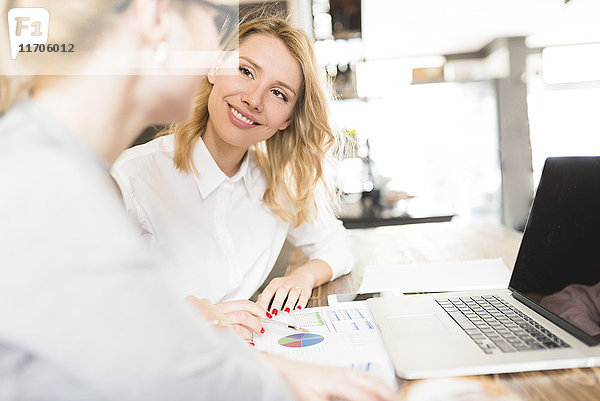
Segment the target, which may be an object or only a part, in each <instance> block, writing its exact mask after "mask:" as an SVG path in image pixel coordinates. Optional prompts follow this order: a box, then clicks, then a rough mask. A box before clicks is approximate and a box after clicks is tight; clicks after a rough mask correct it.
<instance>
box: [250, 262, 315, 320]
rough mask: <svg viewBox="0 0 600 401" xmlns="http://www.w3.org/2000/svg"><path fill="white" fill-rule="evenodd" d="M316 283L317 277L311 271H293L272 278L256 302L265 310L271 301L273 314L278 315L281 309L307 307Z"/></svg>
mask: <svg viewBox="0 0 600 401" xmlns="http://www.w3.org/2000/svg"><path fill="white" fill-rule="evenodd" d="M314 285H315V278H314V276H313V275H312V274H311V273H310V272H303V271H300V272H297V271H293V272H292V273H290V274H288V275H286V276H283V277H276V278H274V279H273V280H271V282H270V283H269V285H267V286H266V287H265V289H264V291H263V292H262V293H261V294H260V295H259V296H258V299H257V300H256V302H257V303H258V304H259V305H260V306H261V307H263V308H265V310H266V309H267V308H268V307H269V303H270V304H271V313H272V314H273V316H277V314H278V313H279V311H283V312H286V313H290V312H291V311H293V310H294V309H296V310H300V309H302V308H304V307H306V303H307V302H308V300H309V298H310V294H311V293H312V289H313V287H314ZM271 301H272V302H271ZM284 302H285V304H284Z"/></svg>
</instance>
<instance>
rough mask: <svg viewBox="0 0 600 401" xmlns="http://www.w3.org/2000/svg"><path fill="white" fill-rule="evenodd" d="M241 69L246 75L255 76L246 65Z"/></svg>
mask: <svg viewBox="0 0 600 401" xmlns="http://www.w3.org/2000/svg"><path fill="white" fill-rule="evenodd" d="M239 70H240V72H241V73H242V74H244V75H245V76H247V77H250V78H252V77H253V75H252V72H251V71H250V70H249V69H247V68H246V67H239Z"/></svg>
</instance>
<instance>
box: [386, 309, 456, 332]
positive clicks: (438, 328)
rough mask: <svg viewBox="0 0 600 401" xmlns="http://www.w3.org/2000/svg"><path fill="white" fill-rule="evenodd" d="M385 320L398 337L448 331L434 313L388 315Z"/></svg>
mask: <svg viewBox="0 0 600 401" xmlns="http://www.w3.org/2000/svg"><path fill="white" fill-rule="evenodd" d="M386 320H387V322H388V324H389V325H390V328H391V329H392V332H393V333H394V334H395V335H396V336H398V337H417V336H418V337H422V336H440V335H445V334H447V333H448V330H447V329H446V327H445V326H444V324H443V323H442V322H441V321H440V320H439V319H438V318H437V316H435V315H434V314H424V315H406V316H390V317H388V318H386Z"/></svg>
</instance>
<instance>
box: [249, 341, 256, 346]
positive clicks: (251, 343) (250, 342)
mask: <svg viewBox="0 0 600 401" xmlns="http://www.w3.org/2000/svg"><path fill="white" fill-rule="evenodd" d="M248 344H250V345H251V346H253V347H256V344H254V343H253V342H252V341H248Z"/></svg>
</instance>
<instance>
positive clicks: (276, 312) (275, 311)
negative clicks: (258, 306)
mask: <svg viewBox="0 0 600 401" xmlns="http://www.w3.org/2000/svg"><path fill="white" fill-rule="evenodd" d="M271 313H272V314H273V316H277V314H278V313H279V312H278V311H277V309H273V310H272V311H271Z"/></svg>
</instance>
